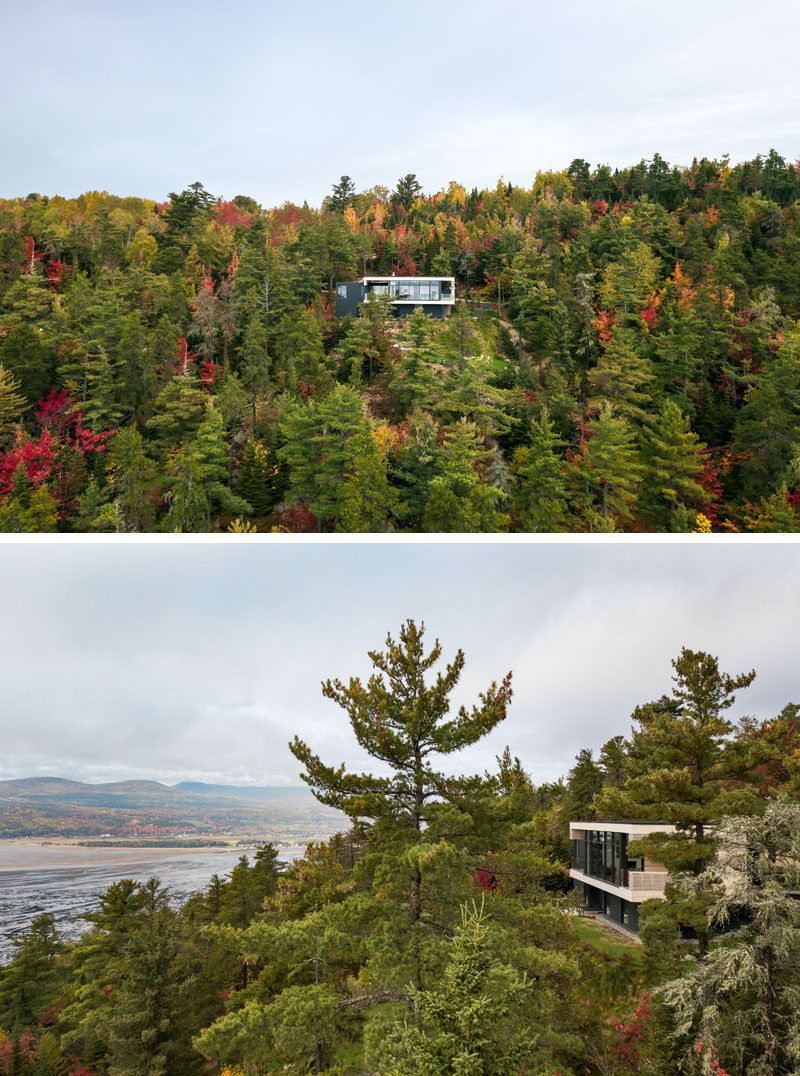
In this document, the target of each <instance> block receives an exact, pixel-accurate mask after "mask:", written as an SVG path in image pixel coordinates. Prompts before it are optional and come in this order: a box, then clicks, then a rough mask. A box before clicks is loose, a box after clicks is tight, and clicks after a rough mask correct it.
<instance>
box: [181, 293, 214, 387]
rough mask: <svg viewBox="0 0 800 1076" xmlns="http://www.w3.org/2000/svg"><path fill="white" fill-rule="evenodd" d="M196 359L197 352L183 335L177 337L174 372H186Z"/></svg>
mask: <svg viewBox="0 0 800 1076" xmlns="http://www.w3.org/2000/svg"><path fill="white" fill-rule="evenodd" d="M212 287H213V284H212ZM197 359H198V356H197V354H196V353H195V352H194V351H191V350H190V349H189V346H188V344H187V343H186V340H185V338H184V337H183V336H180V337H178V355H177V363H176V366H175V372H176V373H177V374H183V375H185V374H188V372H189V365H190V363H193V362H197Z"/></svg>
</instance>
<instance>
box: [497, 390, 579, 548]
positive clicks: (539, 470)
mask: <svg viewBox="0 0 800 1076" xmlns="http://www.w3.org/2000/svg"><path fill="white" fill-rule="evenodd" d="M563 447H564V443H563V441H561V440H560V439H559V438H558V436H557V435H556V433H555V430H554V429H553V424H552V423H551V422H550V417H549V415H548V413H547V409H546V408H545V409H544V410H543V411H542V415H541V417H540V418H539V420H538V421H537V422H534V423H533V424H532V425H531V441H530V445H529V446H528V447H526V448H518V449H517V454H516V455H515V466H514V472H515V473H514V482H513V486H512V503H511V507H510V512H511V515H512V518H513V520H514V523H515V524H516V527H515V529H519V530H521V531H530V532H540V531H560V530H563V529H564V527H565V525H566V523H567V520H568V514H567V479H566V475H565V473H564V465H563V459H562V455H561V449H563Z"/></svg>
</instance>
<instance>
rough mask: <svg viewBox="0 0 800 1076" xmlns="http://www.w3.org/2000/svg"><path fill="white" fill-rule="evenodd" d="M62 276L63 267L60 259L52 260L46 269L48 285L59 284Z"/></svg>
mask: <svg viewBox="0 0 800 1076" xmlns="http://www.w3.org/2000/svg"><path fill="white" fill-rule="evenodd" d="M63 276H64V266H63V264H62V262H61V259H60V258H53V260H52V261H51V262H50V264H49V265H48V267H47V282H48V284H60V283H61V281H62V278H63Z"/></svg>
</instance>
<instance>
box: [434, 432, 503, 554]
mask: <svg viewBox="0 0 800 1076" xmlns="http://www.w3.org/2000/svg"><path fill="white" fill-rule="evenodd" d="M448 432H449V436H448V438H447V440H446V441H445V442H444V444H443V445H442V446H441V449H440V451H439V454H438V459H437V461H436V468H435V473H434V475H433V477H432V478H431V481H430V485H429V487H428V499H427V503H426V505H425V514H424V516H423V521H422V522H423V527H424V529H425V530H426V531H436V532H442V531H445V532H473V533H474V532H484V531H489V532H496V531H504V530H507V529H508V517H507V516H505V515H503V514H502V513H501V512H499V511H498V509H497V505H498V502H499V501H500V500H501V498H502V493H501V491H500V490H499V489H497V488H496V487H494V486H488V485H487V484H486V482H485V481H483V478H482V476H481V474H480V473H479V471H478V470H477V468H476V465H478V464H480V463H481V462H483V461H484V460H485V459H486V456H487V451H486V448H485V446H484V445H483V443H482V441H481V439H480V438H479V436H478V433H477V430H476V429H475V426H474V425H473V424H472V423H468V422H464V421H462V422H460V423H458V424H457V425H456V426H454V427H453V428H452V429H451V430H450V431H448Z"/></svg>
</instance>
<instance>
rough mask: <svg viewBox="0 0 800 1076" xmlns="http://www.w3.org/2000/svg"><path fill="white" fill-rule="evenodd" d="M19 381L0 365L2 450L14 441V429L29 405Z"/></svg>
mask: <svg viewBox="0 0 800 1076" xmlns="http://www.w3.org/2000/svg"><path fill="white" fill-rule="evenodd" d="M21 387H22V386H21V385H20V383H19V381H18V380H17V379H16V378H15V377H14V376H13V374H10V373H8V371H7V370H5V369H4V367H3V366H2V365H0V451H3V450H4V449H8V448H9V447H10V446H11V444H12V443H13V441H14V431H15V429H16V427H17V424H18V423H19V421H20V419H21V416H22V412H23V411H24V410H25V408H26V406H27V402H26V400H25V397H24V396H23V395H22V393H21V392H20V389H21Z"/></svg>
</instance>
